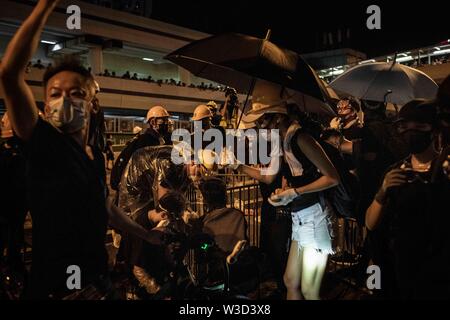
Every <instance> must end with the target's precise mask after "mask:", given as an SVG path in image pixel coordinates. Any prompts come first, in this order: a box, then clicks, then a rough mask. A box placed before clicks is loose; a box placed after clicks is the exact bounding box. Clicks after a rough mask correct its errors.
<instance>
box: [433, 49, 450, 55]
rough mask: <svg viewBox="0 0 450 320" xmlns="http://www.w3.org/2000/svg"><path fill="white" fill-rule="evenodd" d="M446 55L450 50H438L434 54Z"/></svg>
mask: <svg viewBox="0 0 450 320" xmlns="http://www.w3.org/2000/svg"><path fill="white" fill-rule="evenodd" d="M446 53H450V49H445V50H436V51H434V52H433V54H436V55H437V54H439V55H440V54H446Z"/></svg>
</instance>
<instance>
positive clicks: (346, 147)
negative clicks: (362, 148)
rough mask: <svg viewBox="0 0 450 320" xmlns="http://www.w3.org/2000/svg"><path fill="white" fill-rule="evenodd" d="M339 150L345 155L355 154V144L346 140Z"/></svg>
mask: <svg viewBox="0 0 450 320" xmlns="http://www.w3.org/2000/svg"><path fill="white" fill-rule="evenodd" d="M339 150H340V151H341V152H342V153H345V154H352V153H353V142H352V141H349V140H344V141H343V142H342V143H341V145H340V148H339Z"/></svg>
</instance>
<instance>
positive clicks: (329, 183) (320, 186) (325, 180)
mask: <svg viewBox="0 0 450 320" xmlns="http://www.w3.org/2000/svg"><path fill="white" fill-rule="evenodd" d="M338 184H339V181H337V180H336V179H334V178H332V177H329V176H322V177H320V178H319V179H317V180H315V181H313V182H311V183H310V184H307V185H305V186H303V187H299V188H296V191H297V192H298V193H299V194H303V193H313V192H319V191H323V190H326V189H329V188H332V187H335V186H337V185H338Z"/></svg>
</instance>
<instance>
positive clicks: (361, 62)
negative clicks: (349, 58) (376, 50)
mask: <svg viewBox="0 0 450 320" xmlns="http://www.w3.org/2000/svg"><path fill="white" fill-rule="evenodd" d="M369 62H375V59H370V60H364V61H360V62H358V64H364V63H369Z"/></svg>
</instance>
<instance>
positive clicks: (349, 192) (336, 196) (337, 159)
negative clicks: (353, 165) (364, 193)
mask: <svg viewBox="0 0 450 320" xmlns="http://www.w3.org/2000/svg"><path fill="white" fill-rule="evenodd" d="M320 144H321V145H322V147H323V149H324V151H325V153H326V154H327V156H328V157H329V158H330V160H331V162H332V163H333V165H334V167H335V168H336V170H337V172H338V174H339V177H340V179H341V182H340V184H339V185H337V186H335V187H333V188H331V189H328V190H326V191H325V195H326V197H327V199H328V200H329V202H330V205H331V206H332V208H333V209H334V211H335V212H336V213H337V214H338V215H339V216H340V217H345V218H355V217H356V214H357V208H358V201H359V199H360V196H361V190H360V185H359V179H358V177H357V176H356V175H354V174H353V173H351V172H350V171H349V170H348V168H347V166H346V164H345V160H344V159H343V157H342V155H341V154H340V153H339V151H338V150H336V149H335V148H334V147H332V146H330V145H328V144H327V143H326V142H321V143H320Z"/></svg>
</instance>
